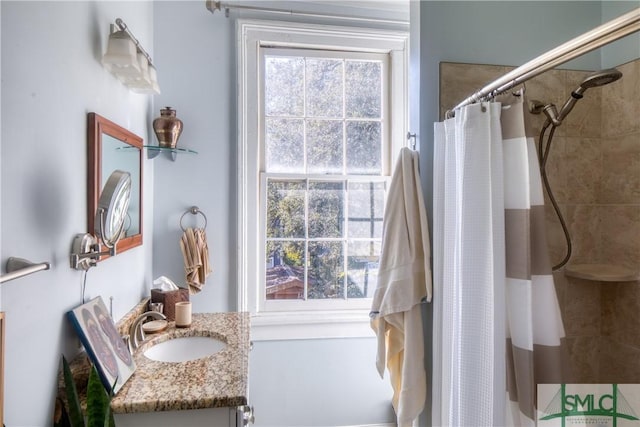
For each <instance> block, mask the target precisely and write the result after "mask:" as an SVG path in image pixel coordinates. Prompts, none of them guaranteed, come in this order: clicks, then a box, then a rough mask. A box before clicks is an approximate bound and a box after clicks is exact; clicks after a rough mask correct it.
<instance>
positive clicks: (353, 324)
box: [251, 310, 375, 341]
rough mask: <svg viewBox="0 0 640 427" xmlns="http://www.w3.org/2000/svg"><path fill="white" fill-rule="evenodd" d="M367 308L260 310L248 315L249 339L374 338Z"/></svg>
mask: <svg viewBox="0 0 640 427" xmlns="http://www.w3.org/2000/svg"><path fill="white" fill-rule="evenodd" d="M373 337H375V334H374V333H373V330H372V329H371V326H370V324H369V311H368V310H351V311H348V312H345V311H314V312H295V311H294V312H291V311H288V312H261V313H254V314H252V315H251V340H252V341H285V340H300V339H328V338H373Z"/></svg>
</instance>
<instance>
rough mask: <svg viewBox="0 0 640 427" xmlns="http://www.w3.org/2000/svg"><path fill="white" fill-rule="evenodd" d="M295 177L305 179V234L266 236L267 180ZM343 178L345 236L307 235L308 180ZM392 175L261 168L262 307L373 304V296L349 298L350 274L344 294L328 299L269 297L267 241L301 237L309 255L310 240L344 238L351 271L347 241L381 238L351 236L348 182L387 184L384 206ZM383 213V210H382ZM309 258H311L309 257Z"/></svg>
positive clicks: (377, 240)
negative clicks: (318, 172) (283, 170)
mask: <svg viewBox="0 0 640 427" xmlns="http://www.w3.org/2000/svg"><path fill="white" fill-rule="evenodd" d="M269 180H273V181H280V182H281V181H295V182H301V181H303V182H306V186H305V215H304V216H305V219H304V223H305V234H304V237H267V207H268V206H267V195H268V192H267V189H268V185H267V184H268V181H269ZM316 181H321V182H343V183H344V187H343V200H344V201H345V203H344V207H343V209H344V212H343V215H342V217H343V218H342V221H343V224H342V229H343V230H342V236H341V237H309V235H308V224H309V220H308V212H307V207H308V204H307V197H308V191H309V190H308V187H309V186H308V184H309V182H316ZM389 181H390V177H385V176H375V175H308V174H283V173H266V172H262V173H261V174H260V203H259V206H260V226H259V230H260V238H259V240H258V247H259V248H260V252H259V254H258V270H259V272H258V278H259V282H258V289H259V295H260V297H259V304H258V310H259V311H289V310H328V309H339V310H345V309H356V310H361V309H364V308H369V307H371V297H366V296H365V297H362V298H357V297H354V298H348V297H347V292H348V281H347V280H348V274H345V275H344V278H343V296H342V297H337V298H326V299H313V298H308V297H306V298H303V299H294V300H284V299H267V289H266V288H267V287H266V265H267V254H266V247H267V242H270V241H299V242H304V243H305V259H306V257H307V256H308V252H307V245H308V243H309V242H341V243H343V245H344V246H343V248H344V249H345V250H344V252H343V254H342V258H343V259H342V262H343V272H344V273H348V271H349V267H348V266H349V264H348V258H349V250H348V243H349V242H366V243H368V242H371V243H374V244H375V243H380V244H381V240H382V239H381V238H375V237H366V238H365V237H350V236H349V221H350V220H351V216H350V213H349V204H348V203H347V201H348V200H349V184H350V183H381V184H383V185H384V201H383V203H382V205H383V206H382V207H383V208H384V205H385V204H386V197H387V189H388V186H389ZM383 215H384V214H383ZM307 262H308V260H307ZM304 272H305V274H304V294H305V296H306V295H307V290H308V289H307V287H308V280H307V279H308V276H307V273H308V268H305V270H304Z"/></svg>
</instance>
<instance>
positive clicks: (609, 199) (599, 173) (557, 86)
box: [440, 59, 640, 383]
mask: <svg viewBox="0 0 640 427" xmlns="http://www.w3.org/2000/svg"><path fill="white" fill-rule="evenodd" d="M617 68H618V69H619V70H620V71H621V72H622V73H623V77H622V79H620V80H618V81H617V82H614V83H611V84H609V85H606V86H603V87H600V88H592V89H588V90H587V91H586V92H585V94H584V98H583V99H582V100H580V101H579V102H578V103H577V104H576V106H575V108H574V109H573V111H572V112H571V114H570V115H569V116H568V117H567V118H566V119H565V120H564V122H563V124H562V125H561V126H560V127H558V128H557V129H556V131H555V135H554V137H553V142H552V146H551V151H550V155H549V160H548V163H547V175H548V176H549V181H550V184H551V187H552V190H553V193H554V195H555V198H556V201H557V202H558V204H559V205H560V208H561V210H562V212H563V215H564V218H565V221H566V222H567V224H568V226H569V229H570V233H571V237H572V242H573V254H572V257H571V260H570V263H576V264H577V263H590V264H591V263H597V264H616V265H623V266H626V267H630V268H633V269H640V59H639V60H635V61H632V62H630V63H627V64H623V65H620V66H619V67H617ZM511 69H512V67H505V66H495V65H478V64H458V63H442V64H440V106H441V117H442V116H444V112H445V111H446V110H447V109H449V108H452V107H453V106H455V105H456V104H457V103H458V102H460V101H461V100H462V99H464V98H465V97H466V96H468V95H469V94H471V93H473V91H475V90H477V89H478V88H481V87H482V86H484V85H485V84H487V83H489V82H490V81H491V80H493V79H495V78H497V77H500V76H501V75H503V74H504V73H505V72H507V71H509V70H511ZM588 74H589V73H588V72H584V71H571V70H551V71H548V72H546V73H544V74H542V75H540V76H538V77H536V78H534V79H532V80H530V81H528V82H526V88H525V89H526V98H527V99H529V100H532V99H536V100H539V101H541V102H542V103H543V104H548V103H554V104H555V105H556V106H557V108H558V110H560V109H561V107H562V105H563V104H564V103H565V101H566V100H567V99H568V98H569V96H570V93H571V91H572V90H575V88H577V87H578V85H579V84H580V82H582V80H583V79H584V78H585V77H586V76H587V75H588ZM531 119H532V123H533V124H534V125H533V129H535V130H536V133H539V131H540V129H541V128H542V124H543V123H544V120H545V117H544V116H543V115H537V116H531ZM537 139H538V136H537V135H536V140H537ZM546 210H547V238H548V242H549V252H550V255H551V261H552V263H554V264H557V263H559V262H560V261H561V260H562V258H563V257H564V253H565V241H564V235H563V233H562V229H561V227H560V223H559V221H558V220H557V218H556V215H555V213H554V211H553V208H552V207H551V204H550V203H549V201H548V199H547V203H546ZM554 277H555V281H556V290H557V292H558V299H559V301H560V307H561V310H562V315H563V321H564V326H565V330H566V334H567V344H568V347H569V352H570V357H571V365H572V368H573V378H572V381H574V382H586V383H588V382H596V383H598V382H599V383H611V382H618V383H640V282H638V281H635V282H620V283H612V282H595V281H588V280H581V279H575V278H570V277H565V276H564V274H563V272H562V270H560V271H558V272H556V273H554Z"/></svg>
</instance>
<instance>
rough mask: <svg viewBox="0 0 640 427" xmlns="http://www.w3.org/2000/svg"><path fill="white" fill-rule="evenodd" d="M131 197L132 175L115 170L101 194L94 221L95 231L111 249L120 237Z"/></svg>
mask: <svg viewBox="0 0 640 427" xmlns="http://www.w3.org/2000/svg"><path fill="white" fill-rule="evenodd" d="M130 199H131V175H130V174H129V172H124V171H121V170H115V171H113V173H112V174H111V175H110V176H109V179H108V180H107V182H106V184H105V185H104V188H103V190H102V194H101V195H100V200H99V201H98V209H97V210H96V218H95V221H94V224H95V230H94V232H95V233H96V235H97V236H100V238H101V239H102V242H103V243H104V245H105V246H106V247H108V248H109V249H111V248H113V247H114V246H115V244H116V243H117V242H118V240H119V239H120V235H121V234H122V229H123V227H124V223H125V220H126V218H127V210H128V209H129V201H130Z"/></svg>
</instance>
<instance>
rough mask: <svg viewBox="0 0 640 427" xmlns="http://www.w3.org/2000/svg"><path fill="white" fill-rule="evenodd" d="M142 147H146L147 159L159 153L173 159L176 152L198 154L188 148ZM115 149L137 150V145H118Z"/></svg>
mask: <svg viewBox="0 0 640 427" xmlns="http://www.w3.org/2000/svg"><path fill="white" fill-rule="evenodd" d="M142 147H143V148H146V149H147V158H148V159H153V158H155V157H158V155H159V154H160V153H165V154H166V155H167V157H169V158H170V159H171V160H174V161H175V160H176V157H177V156H178V154H198V152H197V151H194V150H191V149H189V148H167V147H160V146H158V145H143V146H142ZM116 150H121V151H132V150H138V148H137V147H118V148H116Z"/></svg>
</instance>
